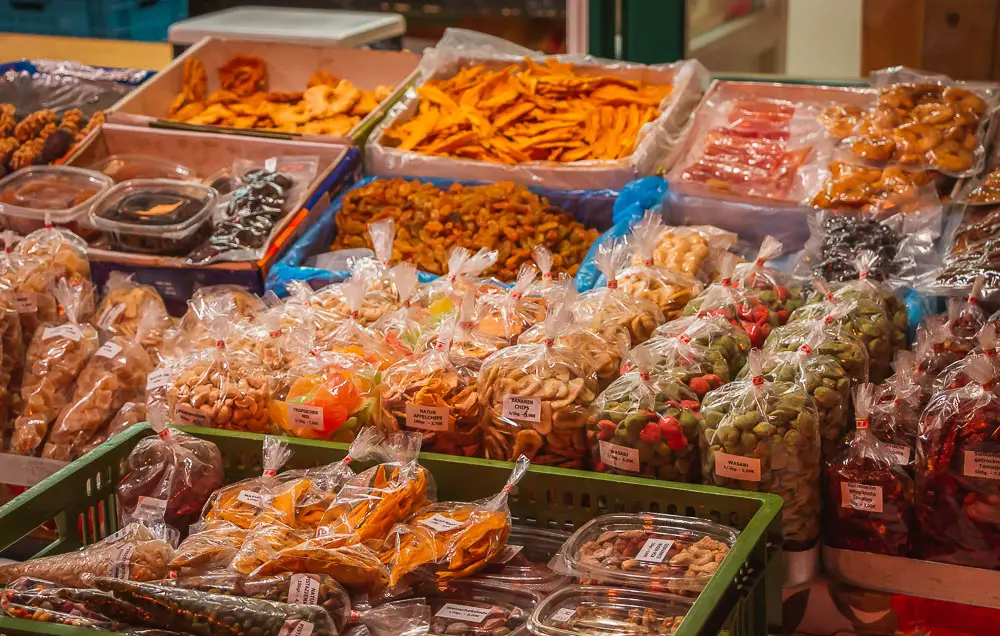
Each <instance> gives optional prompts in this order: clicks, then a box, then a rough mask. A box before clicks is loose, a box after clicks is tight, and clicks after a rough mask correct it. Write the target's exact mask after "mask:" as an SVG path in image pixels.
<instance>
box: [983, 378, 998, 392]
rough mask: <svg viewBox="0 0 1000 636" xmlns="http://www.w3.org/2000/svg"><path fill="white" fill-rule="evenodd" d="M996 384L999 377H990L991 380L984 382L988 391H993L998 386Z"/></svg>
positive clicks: (984, 386)
mask: <svg viewBox="0 0 1000 636" xmlns="http://www.w3.org/2000/svg"><path fill="white" fill-rule="evenodd" d="M996 385H997V379H996V378H990V381H989V382H987V383H986V384H984V385H983V388H984V389H986V390H987V391H992V390H993V389H994V388H996Z"/></svg>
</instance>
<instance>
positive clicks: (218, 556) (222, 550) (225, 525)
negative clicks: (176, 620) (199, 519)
mask: <svg viewBox="0 0 1000 636" xmlns="http://www.w3.org/2000/svg"><path fill="white" fill-rule="evenodd" d="M215 496H216V495H213V497H215ZM246 538H247V529H246V528H241V527H240V526H238V525H236V524H234V523H230V522H228V521H218V520H217V521H208V522H204V523H194V524H191V527H190V529H189V532H188V536H187V538H185V539H184V540H183V541H181V543H180V545H178V546H177V550H175V551H174V556H173V559H171V560H170V563H169V564H168V566H169V568H170V574H171V576H180V577H182V578H184V577H197V576H198V575H202V574H207V573H211V572H218V571H221V570H225V569H227V568H228V567H229V564H230V563H232V562H233V558H234V557H235V556H236V552H237V551H238V550H239V549H240V546H242V545H243V541H245V540H246ZM233 576H235V575H233ZM182 587H188V586H187V585H182ZM195 589H200V588H195ZM205 591H209V592H216V590H205ZM219 593H220V594H221V593H223V592H219Z"/></svg>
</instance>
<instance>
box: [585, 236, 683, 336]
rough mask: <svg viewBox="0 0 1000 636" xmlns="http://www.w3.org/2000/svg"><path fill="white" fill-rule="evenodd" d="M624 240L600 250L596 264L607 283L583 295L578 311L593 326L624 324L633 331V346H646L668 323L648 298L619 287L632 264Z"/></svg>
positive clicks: (608, 241) (607, 244)
mask: <svg viewBox="0 0 1000 636" xmlns="http://www.w3.org/2000/svg"><path fill="white" fill-rule="evenodd" d="M628 257H629V255H628V248H627V246H626V243H625V241H624V240H620V239H619V240H607V241H605V242H603V243H601V244H600V245H599V246H598V247H597V256H595V257H594V262H595V264H596V265H597V269H599V270H600V272H601V273H602V274H603V275H604V277H605V279H606V281H607V283H606V285H605V286H604V287H597V288H595V289H591V290H590V291H588V292H584V293H583V294H580V298H579V300H578V302H577V307H576V309H575V311H576V313H577V314H578V315H579V316H582V317H585V321H586V322H587V323H588V324H591V325H601V324H604V323H612V324H620V325H623V326H625V327H626V328H627V329H628V331H629V337H630V338H631V344H632V346H633V347H634V346H636V345H639V344H642V343H643V342H645V341H646V340H649V337H650V336H651V335H652V333H653V330H654V329H656V328H657V327H658V326H660V325H661V324H663V323H664V322H666V319H665V318H664V316H663V312H662V311H661V310H660V308H659V306H657V305H656V304H655V303H653V302H652V301H650V300H646V299H644V298H635V297H633V296H631V295H630V294H628V293H626V292H625V291H623V290H622V289H620V288H619V287H618V275H619V274H620V273H621V271H622V269H623V267H624V266H625V263H626V261H627V260H628Z"/></svg>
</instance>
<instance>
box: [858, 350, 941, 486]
mask: <svg viewBox="0 0 1000 636" xmlns="http://www.w3.org/2000/svg"><path fill="white" fill-rule="evenodd" d="M893 367H895V369H896V372H895V373H894V374H892V375H891V376H889V378H888V379H887V380H886V381H885V382H884V383H882V384H881V385H879V386H877V387H875V396H874V399H873V401H872V406H871V409H870V410H869V412H868V423H869V426H870V427H871V434H872V435H874V436H875V438H876V439H878V440H879V441H880V442H882V445H883V446H885V447H886V448H887V449H889V451H891V452H892V454H893V457H894V458H895V460H896V463H897V464H899V465H900V466H904V467H907V468H910V467H912V466H913V458H914V455H915V454H916V442H917V429H918V428H919V426H920V412H921V411H922V410H923V398H922V393H923V389H922V388H921V386H920V384H919V383H918V382H917V378H916V369H915V367H914V355H913V353H912V352H910V351H897V352H896V358H895V362H894V363H893ZM927 399H930V396H928V398H927Z"/></svg>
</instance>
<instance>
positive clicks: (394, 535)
mask: <svg viewBox="0 0 1000 636" xmlns="http://www.w3.org/2000/svg"><path fill="white" fill-rule="evenodd" d="M528 466H529V461H528V458H526V457H524V456H523V455H522V456H520V457H518V458H517V460H516V461H515V463H514V468H513V470H512V471H511V474H510V477H508V478H507V483H506V484H505V485H504V487H503V489H502V490H501V491H500V492H499V493H497V494H496V495H494V496H493V497H490V498H488V499H481V500H479V501H473V502H469V503H466V502H438V503H432V504H430V505H428V506H426V507H424V508H422V509H421V510H420V511H419V512H417V513H416V514H415V515H414V516H412V517H410V518H409V519H407V521H406V523H404V524H399V525H397V526H396V527H394V528H393V529H392V530H391V531H390V533H389V535H388V537H387V539H386V541H385V544H384V545H383V547H382V549H381V551H380V555H379V558H380V559H381V560H382V562H383V563H386V564H388V566H389V586H390V589H392V588H395V587H396V586H397V585H399V584H400V583H402V582H404V581H407V580H410V578H413V579H420V578H424V579H429V580H432V581H450V580H454V579H460V578H464V577H467V576H470V575H472V574H475V573H476V572H478V571H480V570H482V569H483V568H484V567H486V565H487V564H488V563H489V562H490V560H492V559H493V558H495V557H496V556H498V555H499V554H500V552H501V551H502V550H503V548H504V545H505V543H506V541H507V537H508V536H509V535H510V526H511V520H510V509H509V508H508V505H507V498H508V495H509V493H510V491H511V490H513V489H514V487H515V486H517V483H518V482H519V481H521V478H522V477H523V476H524V474H525V473H526V472H528Z"/></svg>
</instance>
